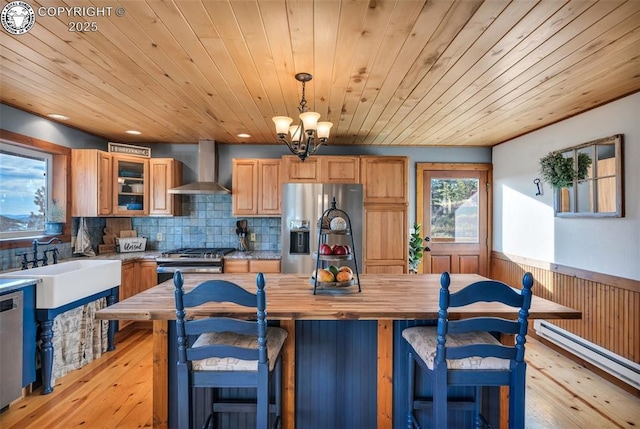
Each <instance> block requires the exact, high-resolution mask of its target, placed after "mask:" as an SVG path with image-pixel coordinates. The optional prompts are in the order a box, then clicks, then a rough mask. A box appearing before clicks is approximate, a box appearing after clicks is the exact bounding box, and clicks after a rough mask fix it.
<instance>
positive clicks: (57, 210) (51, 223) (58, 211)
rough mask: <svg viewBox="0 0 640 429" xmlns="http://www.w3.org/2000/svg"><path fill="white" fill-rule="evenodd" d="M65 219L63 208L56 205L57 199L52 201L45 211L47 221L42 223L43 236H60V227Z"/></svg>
mask: <svg viewBox="0 0 640 429" xmlns="http://www.w3.org/2000/svg"><path fill="white" fill-rule="evenodd" d="M66 219H67V218H66V214H65V211H64V207H62V206H60V205H59V204H58V200H57V199H53V200H52V201H51V204H49V208H48V209H47V220H46V221H45V223H44V232H45V234H62V226H63V225H64V221H65V220H66Z"/></svg>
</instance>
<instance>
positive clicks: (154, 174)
mask: <svg viewBox="0 0 640 429" xmlns="http://www.w3.org/2000/svg"><path fill="white" fill-rule="evenodd" d="M181 183H182V163H180V162H179V161H177V160H174V159H171V158H140V157H135V156H127V155H121V154H112V153H109V152H104V151H101V150H96V149H73V150H72V151H71V216H76V217H80V216H85V217H98V216H146V215H151V216H173V215H180V213H181V204H180V199H179V195H170V194H168V192H167V191H168V190H169V189H170V188H172V187H175V186H179V185H180V184H181Z"/></svg>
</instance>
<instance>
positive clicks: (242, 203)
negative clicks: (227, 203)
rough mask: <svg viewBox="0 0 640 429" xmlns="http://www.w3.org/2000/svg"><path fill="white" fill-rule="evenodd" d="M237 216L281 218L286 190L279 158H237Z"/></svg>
mask: <svg viewBox="0 0 640 429" xmlns="http://www.w3.org/2000/svg"><path fill="white" fill-rule="evenodd" d="M232 188H233V189H232V193H231V195H232V200H233V205H232V207H233V210H232V214H233V215H234V216H280V214H281V213H282V208H281V207H282V187H281V184H280V160H279V159H234V160H233V171H232Z"/></svg>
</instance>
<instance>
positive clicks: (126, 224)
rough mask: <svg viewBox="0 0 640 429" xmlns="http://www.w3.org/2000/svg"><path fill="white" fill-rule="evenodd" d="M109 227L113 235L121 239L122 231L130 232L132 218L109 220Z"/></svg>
mask: <svg viewBox="0 0 640 429" xmlns="http://www.w3.org/2000/svg"><path fill="white" fill-rule="evenodd" d="M107 227H108V228H111V233H112V234H113V235H115V236H116V237H120V231H122V230H125V231H130V230H131V229H132V228H131V218H130V217H113V218H107Z"/></svg>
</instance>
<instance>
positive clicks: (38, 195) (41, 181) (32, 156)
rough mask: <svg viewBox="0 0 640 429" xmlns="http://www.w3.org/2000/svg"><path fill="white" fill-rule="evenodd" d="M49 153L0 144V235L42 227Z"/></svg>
mask: <svg viewBox="0 0 640 429" xmlns="http://www.w3.org/2000/svg"><path fill="white" fill-rule="evenodd" d="M48 159H49V157H48V156H47V155H46V154H40V153H39V152H36V151H29V150H25V149H21V148H15V147H13V146H9V145H4V144H3V145H2V146H0V236H2V237H4V238H9V237H19V236H28V235H30V234H34V233H39V232H41V231H43V230H44V218H45V211H46V207H47V163H48Z"/></svg>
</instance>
